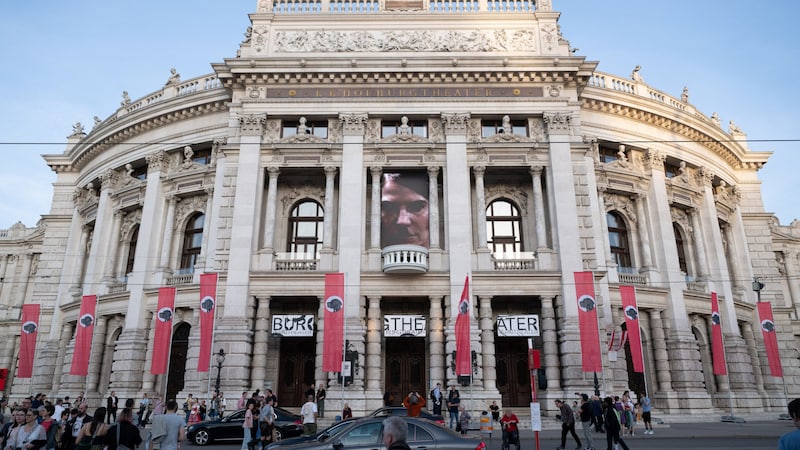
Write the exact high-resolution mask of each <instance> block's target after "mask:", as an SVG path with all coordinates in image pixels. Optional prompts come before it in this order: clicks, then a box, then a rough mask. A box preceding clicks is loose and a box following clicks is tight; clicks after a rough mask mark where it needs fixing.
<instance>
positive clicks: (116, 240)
mask: <svg viewBox="0 0 800 450" xmlns="http://www.w3.org/2000/svg"><path fill="white" fill-rule="evenodd" d="M123 216H124V213H123V212H122V211H117V210H115V211H114V216H113V217H114V218H113V221H112V222H111V239H109V240H108V249H107V250H106V251H108V264H106V267H105V269H106V270H105V275H104V276H103V281H104V282H106V283H110V282H112V281H114V280H115V278H116V276H117V273H116V268H117V266H118V264H117V263H118V261H117V254H118V253H119V247H120V245H122V244H121V240H122V236H120V235H119V233H120V229H121V227H122V217H123Z"/></svg>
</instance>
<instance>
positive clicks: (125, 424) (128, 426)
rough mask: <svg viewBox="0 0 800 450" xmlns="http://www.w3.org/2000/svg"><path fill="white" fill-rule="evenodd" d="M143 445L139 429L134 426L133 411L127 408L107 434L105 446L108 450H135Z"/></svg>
mask: <svg viewBox="0 0 800 450" xmlns="http://www.w3.org/2000/svg"><path fill="white" fill-rule="evenodd" d="M141 443H142V435H141V433H140V432H139V428H137V427H136V425H134V424H133V411H132V410H131V409H130V408H125V409H123V410H122V412H120V413H119V417H118V418H117V423H116V424H114V425H112V426H111V427H110V428H109V429H108V432H107V433H106V438H105V444H106V446H107V449H108V450H133V449H135V448H136V447H137V446H139V444H141Z"/></svg>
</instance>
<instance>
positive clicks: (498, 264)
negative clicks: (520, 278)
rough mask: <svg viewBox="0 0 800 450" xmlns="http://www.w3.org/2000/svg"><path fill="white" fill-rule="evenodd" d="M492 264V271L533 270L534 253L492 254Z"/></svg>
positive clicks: (534, 265)
mask: <svg viewBox="0 0 800 450" xmlns="http://www.w3.org/2000/svg"><path fill="white" fill-rule="evenodd" d="M492 264H493V265H494V270H503V271H518V270H535V269H536V254H535V253H534V252H496V253H493V254H492Z"/></svg>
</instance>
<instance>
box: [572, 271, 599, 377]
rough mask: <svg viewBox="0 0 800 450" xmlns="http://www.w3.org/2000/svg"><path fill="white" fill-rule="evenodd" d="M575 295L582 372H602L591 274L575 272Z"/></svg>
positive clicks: (595, 303) (592, 276)
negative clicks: (576, 299)
mask: <svg viewBox="0 0 800 450" xmlns="http://www.w3.org/2000/svg"><path fill="white" fill-rule="evenodd" d="M575 294H576V296H577V297H578V327H579V329H580V335H581V359H582V366H583V371H584V372H602V371H603V360H602V358H601V356H600V332H599V330H598V327H597V301H595V297H594V275H593V274H592V272H575Z"/></svg>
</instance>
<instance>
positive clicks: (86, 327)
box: [69, 295, 97, 377]
mask: <svg viewBox="0 0 800 450" xmlns="http://www.w3.org/2000/svg"><path fill="white" fill-rule="evenodd" d="M96 308H97V296H96V295H84V296H83V299H82V300H81V312H80V315H79V316H78V326H77V328H78V329H77V331H76V332H75V351H74V352H73V354H72V367H70V369H69V374H70V375H81V376H84V377H85V376H86V375H88V374H89V358H91V356H92V336H93V335H94V314H95V309H96Z"/></svg>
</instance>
